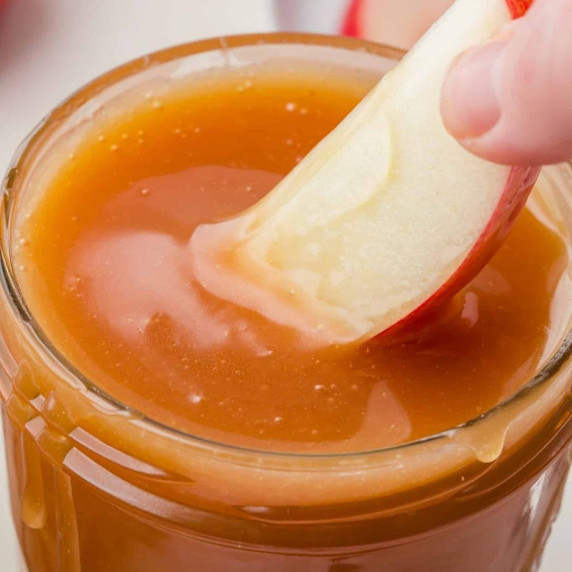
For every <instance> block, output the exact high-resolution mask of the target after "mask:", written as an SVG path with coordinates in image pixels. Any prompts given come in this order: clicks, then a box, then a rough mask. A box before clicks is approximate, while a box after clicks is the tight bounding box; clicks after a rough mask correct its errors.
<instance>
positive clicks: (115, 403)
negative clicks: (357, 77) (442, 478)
mask: <svg viewBox="0 0 572 572" xmlns="http://www.w3.org/2000/svg"><path fill="white" fill-rule="evenodd" d="M276 44H294V45H296V44H297V45H300V44H301V45H307V46H309V47H317V46H322V47H331V48H334V49H343V50H349V51H354V52H365V53H368V54H371V55H373V56H380V57H385V58H388V59H391V60H399V59H401V57H403V56H404V55H405V52H404V51H402V50H400V49H398V48H393V47H391V46H386V45H383V44H377V43H374V42H369V41H365V40H358V39H355V38H349V37H342V36H328V35H321V34H309V33H261V34H243V35H235V36H226V37H221V38H212V39H207V40H200V41H196V42H190V43H187V44H181V45H178V46H174V47H170V48H167V49H164V50H160V51H157V52H154V53H152V54H149V55H145V56H142V57H139V58H137V59H135V60H132V61H129V62H127V63H125V64H123V65H120V66H119V67H117V68H114V69H112V70H110V71H108V72H106V73H104V74H103V75H101V76H99V77H98V78H96V79H95V80H93V81H91V82H89V83H87V84H86V85H84V86H83V87H81V88H80V89H79V90H78V91H76V92H75V93H74V94H72V95H71V96H70V97H69V98H67V99H66V100H64V101H63V102H62V103H61V104H60V105H58V106H57V107H56V108H55V109H54V110H53V111H52V112H50V113H49V114H48V115H47V116H46V117H45V118H44V119H43V120H42V121H41V122H40V123H39V124H38V126H37V127H36V128H35V129H34V130H33V131H32V133H31V134H30V135H29V136H28V137H27V138H26V139H25V140H24V141H23V142H22V143H21V145H20V146H19V147H18V149H17V151H16V153H15V155H14V157H13V159H12V161H11V162H10V164H9V166H8V171H7V175H6V177H5V178H4V181H3V185H2V196H1V199H0V201H1V202H0V216H1V219H2V220H1V223H0V233H1V237H0V288H1V289H2V290H3V291H4V294H5V295H6V297H7V300H8V302H9V305H10V310H11V311H12V312H13V313H14V315H15V316H17V318H18V319H19V320H21V321H22V322H23V323H24V324H25V326H26V334H27V336H28V339H29V340H30V341H31V342H32V344H33V345H34V348H35V349H36V350H37V351H38V352H39V353H40V354H41V355H44V356H48V357H49V358H50V359H51V360H53V361H55V363H57V364H58V366H60V367H61V368H63V369H64V370H65V372H66V373H67V374H68V375H71V377H72V378H73V379H74V381H76V382H78V383H79V384H80V385H81V386H83V387H84V388H85V389H86V390H87V391H88V392H89V394H90V395H92V396H93V397H94V398H96V399H98V400H103V401H104V402H105V403H106V404H107V405H108V406H110V407H111V408H113V409H114V410H115V412H118V413H128V414H131V415H133V416H135V417H136V418H137V420H138V422H139V423H143V424H146V425H148V426H149V427H150V428H151V429H152V430H153V431H155V432H156V431H160V432H162V433H164V434H166V435H170V436H174V437H176V438H177V439H185V440H189V441H190V442H193V443H197V444H201V445H203V446H207V447H209V448H216V449H223V450H227V451H230V452H235V453H242V454H247V455H253V454H255V455H257V456H263V457H281V458H291V459H296V458H297V459H316V460H318V459H337V458H339V459H348V458H352V457H360V458H361V457H364V456H370V455H374V454H380V453H390V452H399V451H403V450H404V449H410V448H412V447H415V446H418V445H423V444H427V443H429V442H436V441H439V440H442V439H445V438H449V437H451V436H452V435H453V434H455V433H456V432H457V431H459V430H462V429H465V428H470V427H474V426H476V425H478V424H481V423H483V422H484V421H485V420H487V419H489V418H491V417H493V416H495V415H496V414H497V413H499V412H500V411H502V410H504V409H506V407H507V406H509V405H510V404H511V403H514V402H515V401H518V400H519V399H520V398H522V397H524V396H525V395H526V394H528V393H530V392H531V391H533V390H535V389H537V388H539V387H541V386H545V385H546V384H548V383H549V381H550V380H551V379H552V378H553V377H554V376H555V375H556V374H557V373H558V372H559V371H560V370H561V368H562V367H563V366H564V365H565V364H566V362H567V361H568V360H569V358H570V356H571V355H572V329H571V330H569V331H568V333H567V334H566V335H565V337H564V339H563V340H562V342H561V344H560V345H559V347H557V348H556V351H555V352H554V354H553V355H552V357H551V358H550V359H549V360H548V361H547V362H546V363H545V364H544V365H543V366H542V368H541V369H540V371H538V373H537V374H536V375H535V376H534V377H532V378H531V379H530V380H529V381H528V382H527V383H525V384H523V385H522V386H521V387H520V388H519V389H518V390H517V391H516V392H515V393H513V394H512V395H511V396H510V397H508V398H506V399H505V400H503V401H502V402H500V403H498V404H497V405H496V406H494V407H492V408H491V409H489V410H488V411H486V412H485V413H482V414H480V415H479V416H477V417H475V418H473V419H470V420H468V421H466V422H464V423H462V424H459V425H456V426H454V427H451V428H449V429H446V430H444V431H440V432H438V433H435V434H432V435H428V436H425V437H422V438H420V439H416V440H413V441H409V442H405V443H401V444H398V445H392V446H388V447H381V448H376V449H368V450H363V451H349V452H340V453H298V452H289V451H272V450H268V449H256V448H251V447H241V446H238V445H233V444H230V443H225V442H221V441H216V440H212V439H207V438H205V437H201V436H200V435H194V434H191V433H187V432H185V431H181V430H179V429H176V428H174V427H170V426H168V425H166V424H164V423H162V422H160V421H156V420H154V419H152V418H150V417H148V416H146V415H144V414H143V413H141V412H139V411H137V410H136V409H134V408H132V407H130V406H128V405H126V404H124V403H122V402H121V401H119V400H118V399H117V398H115V397H113V396H112V395H110V394H109V393H108V392H106V391H104V390H102V389H100V388H99V387H98V385H97V384H96V383H95V382H94V381H92V380H91V379H89V378H88V377H87V376H85V375H84V374H83V373H82V372H81V371H80V370H79V369H78V368H76V367H75V366H74V365H73V364H72V363H71V362H69V361H68V359H67V358H66V357H65V356H64V355H63V354H62V353H61V352H60V351H59V350H58V349H57V348H56V347H55V346H54V345H53V344H52V343H51V341H50V339H49V337H48V336H47V335H46V334H45V332H44V331H43V329H42V327H41V326H40V325H39V324H38V322H37V321H36V320H35V318H34V316H33V315H32V313H31V312H30V310H29V309H28V306H27V304H26V302H25V299H24V296H23V293H22V292H21V289H20V286H19V284H18V280H17V277H16V274H15V272H14V269H13V267H12V260H11V252H10V238H11V236H10V235H11V230H12V222H13V220H12V214H13V209H11V208H10V207H11V205H12V202H13V200H14V199H15V195H14V193H13V192H12V189H13V187H14V186H15V183H16V181H17V179H18V176H19V174H20V172H22V171H24V170H25V165H26V162H27V159H28V157H29V155H31V154H32V152H33V151H34V150H36V149H37V148H38V147H39V146H41V144H42V141H43V136H44V135H45V132H46V130H47V129H48V128H49V126H50V125H51V124H52V123H53V122H58V121H61V120H62V118H65V117H66V116H67V115H69V114H70V110H71V112H73V111H74V110H76V109H77V108H78V106H79V105H82V104H84V103H85V102H87V101H89V100H90V99H91V98H92V97H94V96H95V95H96V94H98V93H100V92H102V91H104V90H105V89H106V88H107V87H109V86H111V85H113V84H115V83H118V82H119V81H121V80H124V79H126V78H128V77H131V76H135V75H136V74H137V73H139V72H143V71H144V70H146V69H148V68H149V67H151V66H156V65H160V64H165V63H168V62H172V61H176V60H177V59H179V58H187V57H190V56H193V55H198V54H204V53H208V52H225V51H228V50H232V49H234V48H241V47H255V46H260V47H261V48H262V47H264V46H269V45H276ZM566 166H567V168H568V169H570V170H571V171H572V162H570V163H567V164H566Z"/></svg>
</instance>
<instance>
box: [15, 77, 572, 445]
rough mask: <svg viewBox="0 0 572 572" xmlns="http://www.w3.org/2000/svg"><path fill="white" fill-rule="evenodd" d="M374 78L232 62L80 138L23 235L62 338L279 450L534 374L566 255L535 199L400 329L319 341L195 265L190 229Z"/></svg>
mask: <svg viewBox="0 0 572 572" xmlns="http://www.w3.org/2000/svg"><path fill="white" fill-rule="evenodd" d="M354 79H355V78H354ZM375 79H376V78H371V79H363V78H362V79H359V80H358V79H355V81H351V82H350V81H347V78H346V77H345V76H344V75H343V74H342V72H340V74H339V77H337V78H330V79H328V80H327V81H325V80H324V78H323V77H322V78H320V77H316V78H315V79H313V78H311V77H298V76H296V74H290V75H288V74H278V73H272V72H266V73H264V74H259V75H257V76H254V77H250V76H240V77H239V76H238V75H236V76H235V75H232V76H230V77H227V78H226V79H224V80H221V81H217V82H214V83H209V82H205V83H204V85H200V86H197V88H196V89H193V90H192V92H184V93H183V92H174V93H172V94H170V95H165V94H162V95H161V96H157V97H156V96H155V95H154V94H153V93H149V94H148V97H147V99H146V100H145V103H144V104H142V105H140V106H139V107H136V108H133V109H131V110H130V111H129V112H126V113H125V114H123V115H121V116H120V117H119V118H116V119H115V120H114V121H113V122H111V123H108V124H105V125H102V127H101V130H100V131H99V132H98V134H97V135H96V136H94V137H93V138H91V139H89V140H86V141H83V142H82V143H81V145H80V146H79V147H78V149H77V150H76V152H75V153H74V154H73V155H72V156H70V157H69V158H67V160H66V162H65V164H64V165H62V167H61V168H60V169H59V171H58V172H57V174H56V176H54V177H53V179H52V180H51V183H50V185H49V187H48V188H46V189H45V191H44V193H43V196H42V200H41V201H40V202H39V203H37V204H36V205H35V206H34V208H33V209H31V210H30V212H28V214H27V217H26V218H25V219H24V218H22V220H21V221H20V223H19V226H18V229H17V233H18V237H19V240H18V241H17V244H16V246H15V247H14V255H15V259H16V262H17V264H16V266H17V268H19V270H18V275H19V280H20V282H21V286H22V289H23V292H24V295H25V298H26V300H27V303H28V305H29V308H30V309H31V311H32V314H33V315H34V316H35V317H36V319H37V320H38V322H39V323H40V325H41V327H42V328H43V330H44V331H45V332H46V334H47V335H48V337H49V338H50V339H51V340H52V341H53V342H54V344H55V345H56V347H57V348H58V349H59V351H60V352H61V353H62V354H63V355H64V356H65V357H66V358H67V359H68V360H69V361H70V362H71V363H72V364H74V366H75V367H76V368H77V369H79V370H80V371H81V372H82V373H83V374H84V375H86V376H87V377H89V378H90V379H92V380H93V381H94V382H95V383H96V384H97V385H98V386H99V387H100V388H101V389H103V390H104V391H105V392H107V393H108V394H110V395H112V396H113V397H115V398H116V399H118V400H120V401H122V402H123V403H125V404H126V405H128V406H130V407H132V408H135V409H137V410H139V411H141V412H142V413H144V414H145V415H147V416H148V417H150V418H152V419H154V420H156V421H159V422H161V423H164V424H166V425H169V426H171V427H174V428H176V429H179V430H181V431H184V432H187V433H191V434H194V435H198V436H200V437H204V438H208V439H214V440H217V441H222V442H225V443H230V444H234V445H239V446H246V447H253V448H259V449H269V450H274V451H296V452H314V453H320V452H341V451H364V450H370V449H376V448H380V447H385V446H389V445H394V444H399V443H404V442H407V441H410V440H414V439H417V438H420V437H423V436H426V435H430V434H433V433H436V432H439V431H442V430H445V429H448V428H451V427H454V426H456V425H458V424H461V423H463V422H465V421H468V420H470V419H473V418H475V417H478V416H479V415H481V414H482V413H484V412H485V411H487V410H488V409H490V408H491V407H493V406H494V405H496V404H498V403H500V402H501V401H503V400H504V399H506V398H507V397H509V396H510V395H511V394H513V393H514V392H515V391H516V390H517V389H518V388H519V387H520V386H521V385H523V384H524V383H525V382H527V381H528V380H529V378H530V377H531V376H532V375H533V374H534V373H535V371H537V369H538V366H539V363H541V361H542V360H543V358H544V357H545V355H546V352H547V351H549V350H550V348H549V339H550V330H551V325H552V317H551V316H554V313H555V312H556V313H557V312H558V297H557V295H556V293H557V289H558V287H559V284H560V283H561V277H562V275H563V273H564V271H565V268H566V265H567V262H568V254H567V251H566V247H565V243H564V240H563V238H562V237H561V236H560V235H559V234H558V232H557V231H556V230H555V228H553V227H551V226H550V224H549V223H548V222H546V220H545V219H544V218H542V217H541V216H537V213H536V211H535V210H534V209H529V210H526V211H525V212H524V213H523V214H522V215H521V217H520V218H519V220H518V222H517V223H516V226H515V227H514V229H513V231H512V233H511V235H510V237H509V239H508V240H507V241H506V243H505V244H504V245H503V246H502V248H501V249H500V251H499V252H498V254H497V255H496V256H495V257H494V259H493V260H491V262H490V263H489V264H488V266H487V267H486V268H485V269H484V270H483V271H482V272H481V274H480V275H479V276H478V277H477V278H476V279H475V280H474V281H473V282H472V283H471V284H470V285H469V286H468V287H467V288H466V289H465V290H464V291H463V292H461V293H460V294H459V295H458V296H457V298H456V299H455V300H454V301H453V302H452V303H451V305H450V306H449V307H448V308H447V309H445V310H444V311H443V312H442V313H441V314H440V315H439V316H436V317H434V318H433V321H432V323H428V324H427V325H426V327H424V328H423V329H422V330H421V331H419V332H415V333H414V334H415V335H411V336H409V337H408V338H406V339H396V340H389V341H388V340H381V339H374V340H371V341H370V342H368V343H366V344H364V345H361V346H359V347H333V348H328V349H326V350H324V349H321V350H316V349H313V348H312V347H308V346H307V345H305V344H304V342H303V341H302V340H301V339H300V338H299V336H298V335H297V334H296V332H294V331H292V330H289V329H287V328H283V327H280V326H278V325H276V324H273V323H270V322H267V321H265V319H263V318H262V317H260V316H258V315H256V314H254V313H251V312H249V311H247V310H244V309H241V308H238V307H234V306H232V305H231V304H228V303H226V302H223V301H221V300H218V299H216V298H214V297H213V296H212V295H210V294H209V293H208V292H206V291H204V290H203V289H202V288H201V286H200V285H199V284H198V283H197V281H196V280H195V279H194V277H193V274H192V268H191V265H190V256H189V250H188V242H189V238H190V236H191V234H192V233H193V230H194V229H195V228H196V226H197V225H198V224H201V223H204V222H214V221H220V220H223V219H225V218H227V217H230V216H232V215H234V214H236V213H238V212H240V211H241V210H243V209H245V208H247V207H248V206H250V205H252V204H254V203H255V202H256V201H257V200H258V199H260V198H261V197H262V196H263V195H264V194H265V193H266V192H268V191H269V190H270V189H271V188H272V187H273V186H274V185H276V183H277V182H278V181H279V180H280V179H281V177H283V176H284V175H285V174H286V173H287V172H288V171H289V170H290V169H291V168H292V167H293V166H294V165H295V164H296V162H297V161H299V160H300V159H301V158H302V157H303V156H304V155H305V154H306V153H307V152H308V151H309V150H310V149H311V148H312V147H313V146H314V145H315V144H316V143H317V142H318V141H319V140H320V139H321V138H322V137H324V136H325V135H326V134H327V133H328V132H329V131H330V130H331V129H333V128H334V127H335V126H336V125H337V124H338V123H339V121H340V120H341V119H342V118H343V117H344V116H345V115H346V114H347V113H348V112H349V111H350V110H351V109H352V108H353V107H354V106H355V105H356V104H357V103H358V101H359V100H360V98H361V97H363V95H365V93H366V92H367V90H368V89H369V87H371V85H372V84H373V82H374V81H375Z"/></svg>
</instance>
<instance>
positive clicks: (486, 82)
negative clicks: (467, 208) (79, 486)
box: [441, 0, 572, 165]
mask: <svg viewBox="0 0 572 572" xmlns="http://www.w3.org/2000/svg"><path fill="white" fill-rule="evenodd" d="M571 30H572V2H570V0H536V2H535V4H533V6H532V8H531V10H530V12H529V13H528V15H527V16H526V17H524V18H523V19H521V20H518V21H517V22H515V23H513V24H512V25H511V26H510V27H509V29H508V31H509V32H510V33H507V34H505V36H504V37H501V39H500V40H496V41H492V42H490V43H489V44H486V45H484V46H481V47H479V48H475V49H473V50H470V51H469V52H467V53H466V54H464V55H463V56H461V58H460V59H459V60H458V61H457V62H456V63H455V64H454V65H453V67H452V69H451V70H450V72H449V75H448V77H447V79H446V81H445V84H444V87H443V96H442V102H441V103H442V115H443V121H444V124H445V127H446V128H447V129H448V130H449V132H450V133H451V134H452V135H453V136H454V137H456V138H457V139H459V141H460V142H461V144H462V145H464V146H465V147H466V148H467V149H468V150H470V151H471V152H473V153H475V154H476V155H479V156H481V157H483V158H485V159H488V160H491V161H494V162H498V163H505V164H512V165H520V164H533V165H537V164H548V163H556V162H560V161H563V160H567V159H570V158H572V33H571Z"/></svg>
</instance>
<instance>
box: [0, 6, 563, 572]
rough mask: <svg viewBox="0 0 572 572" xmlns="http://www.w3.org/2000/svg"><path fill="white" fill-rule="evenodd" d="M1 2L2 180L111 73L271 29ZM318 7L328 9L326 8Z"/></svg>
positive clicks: (6, 538) (210, 9) (251, 11)
mask: <svg viewBox="0 0 572 572" xmlns="http://www.w3.org/2000/svg"><path fill="white" fill-rule="evenodd" d="M6 1H7V2H8V4H7V5H6V6H4V7H3V8H2V9H0V10H1V11H0V172H2V171H4V170H5V168H6V165H7V163H8V161H9V159H10V156H11V155H12V153H13V151H14V149H15V147H16V145H17V144H18V143H19V142H20V141H21V140H22V139H23V138H24V137H25V135H26V134H27V133H28V132H29V131H30V130H31V129H32V128H33V127H34V125H35V124H36V123H37V122H38V121H39V120H40V119H41V118H42V117H43V116H44V115H45V114H46V113H47V112H48V111H49V110H50V109H51V108H53V107H54V106H55V105H56V104H57V103H58V102H60V101H61V100H62V99H63V98H65V97H66V96H67V95H69V94H70V93H71V92H72V91H73V90H75V89H76V88H78V87H80V86H81V85H82V84H84V83H85V82H87V81H89V80H91V79H93V78H94V77H95V76H96V75H99V74H100V73H102V72H104V71H106V70H108V69H109V68H111V67H113V66H116V65H118V64H120V63H122V62H125V61H126V60H129V59H132V58H134V57H137V56H139V55H142V54H144V53H147V52H151V51H154V50H157V49H160V48H163V47H166V46H169V45H173V44H178V43H183V42H188V41H190V40H193V39H198V38H204V37H209V36H216V35H225V34H232V33H243V32H254V31H270V30H272V29H274V27H275V22H274V12H273V9H272V2H271V0H6ZM279 1H280V2H282V3H283V4H285V3H289V2H290V1H291V0H279ZM321 1H322V2H323V3H324V5H326V4H328V3H329V2H330V4H329V5H330V6H331V2H332V0H321ZM333 1H335V3H336V4H339V3H340V0H333ZM420 1H421V0H420ZM296 2H297V3H298V4H300V1H299V0H296ZM313 2H314V4H316V3H317V2H316V0H313ZM0 3H2V2H1V0H0ZM283 7H284V6H283ZM0 448H3V444H2V442H1V440H0ZM0 467H1V468H0V570H1V571H2V572H14V571H16V570H17V568H16V560H15V550H14V546H15V540H14V534H13V531H12V524H11V521H10V517H9V514H8V499H7V495H6V490H7V485H6V474H5V468H4V463H3V460H2V459H1V458H0ZM571 480H572V479H571ZM570 570H572V484H571V485H569V487H568V492H567V498H566V501H565V503H564V507H563V511H562V513H561V516H560V519H559V521H558V523H557V525H556V527H555V530H554V533H553V535H552V538H551V539H550V541H549V545H548V548H547V552H546V555H545V558H544V563H543V566H542V572H569V571H570ZM460 572H462V571H460ZM483 572H486V571H483Z"/></svg>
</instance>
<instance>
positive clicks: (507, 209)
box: [379, 167, 540, 339]
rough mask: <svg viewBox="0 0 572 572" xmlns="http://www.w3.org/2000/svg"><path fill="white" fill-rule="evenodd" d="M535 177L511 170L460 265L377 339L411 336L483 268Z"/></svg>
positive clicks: (534, 172)
mask: <svg viewBox="0 0 572 572" xmlns="http://www.w3.org/2000/svg"><path fill="white" fill-rule="evenodd" d="M539 174H540V168H539V167H513V169H512V170H511V172H510V175H509V177H508V179H507V182H506V185H505V189H504V191H503V193H502V195H501V198H500V200H499V202H498V204H497V207H496V209H495V211H494V213H493V215H492V217H491V218H490V220H489V222H488V224H487V226H486V228H485V230H484V231H483V233H482V234H481V236H480V237H479V238H478V240H477V242H476V243H475V245H474V246H473V248H472V249H471V251H470V252H469V254H468V255H467V257H466V258H465V259H464V260H463V262H462V264H461V266H459V268H458V269H457V270H456V271H455V272H454V273H453V274H452V276H451V277H450V278H449V279H448V280H447V281H446V282H445V283H444V284H443V285H442V286H441V287H440V288H439V289H438V290H437V291H436V292H435V293H434V294H433V295H432V296H431V297H429V298H428V299H427V300H426V301H425V302H423V304H421V306H418V307H417V308H416V309H415V310H413V312H411V313H410V314H408V315H407V316H405V317H404V318H402V319H401V320H400V321H399V322H397V323H395V324H393V325H392V326H390V327H389V328H388V329H386V330H384V331H383V332H381V333H380V334H379V335H380V336H383V337H384V338H385V337H387V338H388V339H389V338H391V339H396V338H397V339H399V338H401V337H402V336H403V335H407V334H409V333H413V332H414V331H415V330H417V329H418V328H419V327H421V326H422V325H423V324H425V323H426V322H427V321H428V318H430V316H431V315H432V314H433V313H435V312H436V311H438V310H439V309H440V308H442V306H443V305H445V304H446V303H447V302H449V301H450V300H451V299H452V298H453V297H454V296H455V294H457V293H458V292H459V291H460V290H462V289H463V288H464V287H465V286H466V285H467V284H468V283H469V282H470V281H471V280H472V279H473V278H474V277H475V276H476V275H477V274H478V273H479V272H480V271H481V270H482V269H483V268H484V267H485V265H486V264H487V262H488V261H489V260H490V259H491V258H492V257H493V256H494V254H495V253H496V251H497V250H498V249H499V247H500V245H501V244H502V243H503V241H504V240H505V238H506V236H507V235H508V233H509V231H510V229H511V228H512V226H513V224H514V222H515V221H516V219H517V217H518V215H519V214H520V212H521V211H522V209H523V208H524V205H525V204H526V201H527V199H528V196H529V195H530V192H531V191H532V188H533V187H534V184H535V183H536V180H537V179H538V175H539ZM407 337H408V336H407Z"/></svg>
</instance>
